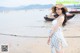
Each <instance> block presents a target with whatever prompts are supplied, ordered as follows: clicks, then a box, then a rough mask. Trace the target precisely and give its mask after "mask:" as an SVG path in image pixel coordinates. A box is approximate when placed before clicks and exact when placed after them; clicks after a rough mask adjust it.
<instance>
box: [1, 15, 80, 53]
mask: <svg viewBox="0 0 80 53" xmlns="http://www.w3.org/2000/svg"><path fill="white" fill-rule="evenodd" d="M79 23H80V17H79V14H77V15H76V16H75V17H74V18H72V19H71V20H69V21H68V23H67V25H66V26H65V27H64V29H63V32H64V36H65V39H66V41H67V42H68V47H66V48H64V53H80V24H79ZM35 35H36V34H35ZM1 45H8V52H2V51H1V50H0V53H51V51H50V45H47V38H28V37H17V36H5V35H0V49H1Z"/></svg>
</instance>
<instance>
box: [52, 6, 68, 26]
mask: <svg viewBox="0 0 80 53" xmlns="http://www.w3.org/2000/svg"><path fill="white" fill-rule="evenodd" d="M53 10H54V12H53ZM61 10H62V14H64V21H63V23H62V26H65V25H66V22H67V16H66V11H65V9H64V8H61ZM52 12H53V13H55V15H54V17H55V18H57V17H58V16H59V15H58V14H57V13H56V7H54V9H52Z"/></svg>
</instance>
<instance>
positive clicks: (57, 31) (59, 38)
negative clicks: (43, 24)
mask: <svg viewBox="0 0 80 53" xmlns="http://www.w3.org/2000/svg"><path fill="white" fill-rule="evenodd" d="M52 12H53V13H54V14H57V15H58V17H56V18H55V17H54V18H55V20H54V21H52V24H53V26H52V28H51V30H50V34H49V38H48V41H47V44H48V45H49V44H50V45H51V53H64V52H63V48H64V47H67V46H68V44H67V42H66V40H65V38H64V36H63V31H62V28H63V27H64V26H65V25H66V22H67V17H66V12H67V8H66V7H64V6H63V5H62V4H56V6H54V7H52Z"/></svg>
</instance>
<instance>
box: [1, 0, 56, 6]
mask: <svg viewBox="0 0 80 53" xmlns="http://www.w3.org/2000/svg"><path fill="white" fill-rule="evenodd" d="M52 3H53V4H55V0H0V6H7V7H17V6H22V5H30V4H42V5H43V4H52Z"/></svg>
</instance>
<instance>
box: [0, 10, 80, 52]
mask: <svg viewBox="0 0 80 53" xmlns="http://www.w3.org/2000/svg"><path fill="white" fill-rule="evenodd" d="M33 11H35V12H33ZM45 12H46V13H45ZM46 14H49V11H48V10H29V11H17V12H16V11H11V12H7V13H4V12H3V13H0V15H1V16H0V25H1V27H0V49H1V46H2V45H8V51H7V52H2V51H1V50H0V53H51V48H50V45H47V39H48V38H47V37H48V34H49V30H50V27H51V26H52V24H51V22H46V21H45V20H44V18H43V17H44V16H45V15H46ZM63 32H64V37H65V39H66V41H67V43H68V47H66V48H64V52H65V53H80V43H79V41H80V14H76V15H75V16H74V17H73V18H72V19H70V20H69V21H68V22H67V25H66V26H65V27H64V28H63Z"/></svg>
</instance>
